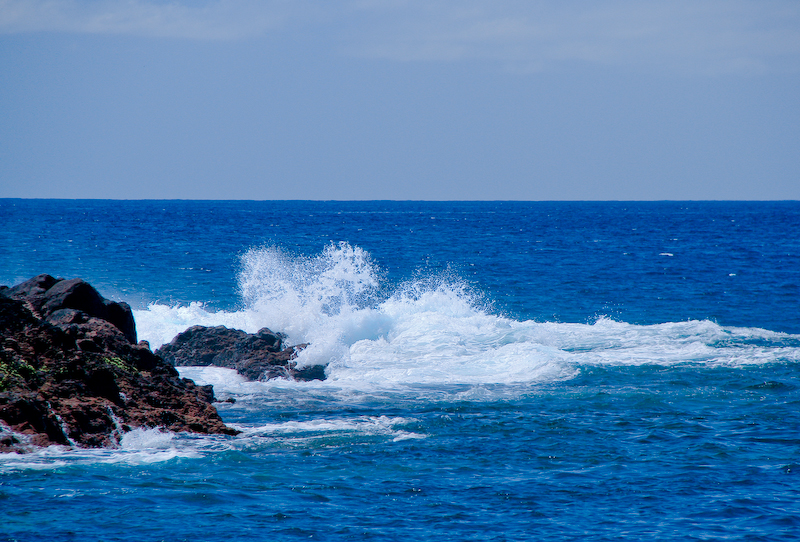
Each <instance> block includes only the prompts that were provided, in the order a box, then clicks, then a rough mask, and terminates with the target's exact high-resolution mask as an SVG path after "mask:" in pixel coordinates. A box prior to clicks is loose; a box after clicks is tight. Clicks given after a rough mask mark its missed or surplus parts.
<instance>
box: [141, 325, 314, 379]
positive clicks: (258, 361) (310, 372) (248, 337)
mask: <svg viewBox="0 0 800 542" xmlns="http://www.w3.org/2000/svg"><path fill="white" fill-rule="evenodd" d="M284 338H285V337H284V335H282V334H280V333H275V332H273V331H271V330H269V329H267V328H263V329H261V330H259V331H258V332H257V333H246V332H244V331H241V330H238V329H231V328H228V327H225V326H215V327H206V326H192V327H190V328H189V329H187V330H186V331H184V332H183V333H180V334H178V335H177V336H176V337H175V338H174V339H173V340H172V342H170V343H169V344H166V345H164V346H162V347H161V348H159V349H158V350H156V354H158V355H159V356H161V357H162V358H164V360H166V361H167V362H169V363H172V364H173V365H177V366H183V365H195V366H208V365H213V366H216V367H227V368H229V369H236V371H238V372H239V374H241V375H242V376H244V377H245V378H248V379H250V380H269V379H271V378H280V377H283V378H291V379H294V380H324V379H325V367H324V366H322V365H313V366H310V367H301V368H298V367H297V363H296V362H295V361H294V359H295V357H296V356H297V354H298V352H300V350H302V349H303V348H305V347H306V346H307V345H305V344H301V345H296V346H289V347H286V346H284V344H283V339H284Z"/></svg>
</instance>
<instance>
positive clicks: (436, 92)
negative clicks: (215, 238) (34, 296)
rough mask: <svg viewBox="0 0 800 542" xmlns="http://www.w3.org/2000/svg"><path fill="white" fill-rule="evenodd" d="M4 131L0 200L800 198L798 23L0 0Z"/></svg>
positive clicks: (692, 11) (589, 12) (773, 10)
mask: <svg viewBox="0 0 800 542" xmlns="http://www.w3.org/2000/svg"><path fill="white" fill-rule="evenodd" d="M0 119H1V120H0V197H57V198H62V197H66V198H85V197H97V198H122V199H139V198H183V199H400V200H405V199H421V200H463V199H467V200H470V199H472V200H475V199H477V200H497V199H501V200H653V199H655V200H659V199H800V3H798V2H796V1H771V0H761V1H741V0H725V1H697V0H696V1H692V2H689V1H686V2H683V1H675V2H649V1H641V0H640V1H616V0H611V1H607V2H586V1H571V0H566V1H560V2H537V1H525V2H523V1H508V0H494V1H462V2H457V1H452V0H451V1H448V2H441V1H437V0H429V1H413V0H408V1H404V0H387V1H371V0H361V1H338V2H337V1H332V2H311V1H303V0H297V1H289V0H283V1H258V2H257V1H250V0H233V1H205V2H203V1H200V2H184V1H171V2H163V1H143V0H129V1H113V2H112V1H96V0H85V1H71V0H0Z"/></svg>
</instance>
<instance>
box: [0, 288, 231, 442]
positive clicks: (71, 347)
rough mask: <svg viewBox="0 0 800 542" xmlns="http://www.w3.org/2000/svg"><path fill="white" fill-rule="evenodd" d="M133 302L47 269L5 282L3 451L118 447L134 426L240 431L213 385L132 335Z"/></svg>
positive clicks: (0, 382)
mask: <svg viewBox="0 0 800 542" xmlns="http://www.w3.org/2000/svg"><path fill="white" fill-rule="evenodd" d="M54 288H55V290H54ZM110 307H117V308H110ZM126 310H127V313H128V314H129V313H130V308H129V307H128V306H127V305H126V304H124V303H114V302H113V301H108V300H106V299H104V298H103V297H102V296H100V295H99V294H97V292H96V290H94V288H92V287H91V286H89V284H88V283H86V282H84V281H80V280H77V281H76V280H73V281H65V280H63V279H53V278H52V277H50V276H49V275H39V276H38V277H34V278H33V279H31V280H29V281H26V282H24V283H22V284H21V285H18V286H15V287H13V288H7V289H0V452H7V451H25V450H29V449H31V447H34V446H46V445H50V444H67V445H73V446H80V447H98V446H114V445H116V444H118V443H119V439H120V438H121V436H122V434H123V433H124V432H126V431H129V430H131V429H133V428H136V427H163V428H165V429H168V430H170V431H190V432H197V433H222V434H236V433H237V431H236V430H234V429H231V428H229V427H227V426H226V425H225V424H224V423H223V421H222V419H221V418H220V417H219V414H218V413H217V411H216V409H215V408H214V407H213V405H211V402H213V401H214V395H213V389H211V387H210V386H197V385H195V384H194V383H193V382H192V381H191V380H188V379H182V378H180V377H179V375H178V373H177V371H176V370H175V368H174V367H173V366H172V365H170V364H168V363H166V362H165V361H164V360H163V359H161V358H159V357H158V356H156V355H155V354H153V352H152V351H151V350H150V347H149V345H148V344H147V343H146V342H144V341H142V342H141V343H138V344H137V343H135V342H134V340H131V339H135V337H136V330H135V327H134V325H133V319H132V317H131V319H130V322H128V321H127V317H124V315H125V313H126ZM120 314H122V315H123V318H120V317H119V316H120Z"/></svg>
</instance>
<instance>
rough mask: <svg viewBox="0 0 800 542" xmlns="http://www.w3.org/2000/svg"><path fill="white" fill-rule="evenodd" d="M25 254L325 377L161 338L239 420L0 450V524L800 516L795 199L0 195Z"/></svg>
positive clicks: (564, 536)
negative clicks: (251, 372) (280, 343)
mask: <svg viewBox="0 0 800 542" xmlns="http://www.w3.org/2000/svg"><path fill="white" fill-rule="evenodd" d="M43 272H46V273H49V274H51V275H53V276H62V277H67V278H72V277H81V278H83V279H85V280H87V281H88V282H90V283H91V284H92V285H94V286H95V287H97V288H98V290H99V291H100V292H101V293H102V294H103V295H104V296H106V297H108V298H110V299H116V300H122V301H126V302H128V303H129V304H130V305H131V307H132V308H133V311H134V317H135V320H136V326H137V331H138V336H139V339H144V340H147V341H148V342H149V343H150V345H151V347H152V348H153V349H156V348H158V347H159V346H160V345H163V344H166V343H168V342H170V341H171V340H172V339H173V338H174V337H175V336H176V335H177V334H178V333H180V332H181V331H183V330H185V329H187V328H188V327H190V326H193V325H205V326H213V325H225V326H228V327H232V328H237V329H242V330H244V331H247V332H251V333H252V332H256V331H258V330H259V329H261V328H263V327H268V328H270V329H271V330H273V331H276V332H281V333H284V334H285V335H286V339H285V342H286V343H287V344H305V343H308V344H309V346H308V347H307V348H306V349H304V350H302V351H301V353H300V355H299V357H298V358H297V362H298V363H300V364H303V365H316V364H322V365H325V366H326V369H325V373H326V377H327V378H326V380H324V381H312V382H294V381H289V380H286V379H281V378H278V379H272V380H268V381H263V382H259V381H248V380H246V379H245V378H243V377H242V376H241V375H239V374H237V373H236V372H235V371H233V370H230V369H224V368H217V367H181V368H179V370H180V373H181V376H183V377H186V378H191V379H192V380H194V381H195V382H197V383H199V384H211V385H213V387H214V392H215V394H216V397H217V399H219V400H220V401H221V402H217V403H215V407H216V408H217V410H218V412H219V413H220V415H221V416H222V418H223V420H224V421H225V423H226V424H228V425H230V426H232V427H235V428H237V429H239V430H240V431H241V433H240V434H239V435H236V436H228V435H198V434H189V433H168V432H165V431H163V430H161V429H158V428H145V429H137V430H134V431H131V432H129V433H126V434H125V435H124V436H123V437H122V439H121V441H120V443H119V445H118V446H117V447H116V448H107V449H91V450H89V449H78V448H72V447H58V446H51V447H49V448H44V449H41V450H39V451H36V452H34V453H30V454H24V455H20V454H0V541H12V540H14V541H25V542H28V541H40V540H41V541H44V540H46V541H48V542H71V541H75V540H81V541H83V540H98V541H99V540H103V541H125V542H127V541H131V542H133V541H139V540H143V539H144V540H217V539H222V540H287V541H292V540H324V541H331V542H340V541H352V540H365V541H367V540H369V541H384V540H385V541H390V540H421V541H434V540H469V541H495V542H496V541H507V540H515V541H516V540H552V541H575V540H581V541H611V540H665V541H684V540H726V541H739V540H741V541H745V540H747V541H752V540H764V541H767V540H768V541H770V542H771V541H783V540H786V541H789V540H796V539H797V533H798V532H800V519H799V518H800V485H798V483H797V480H798V479H797V476H798V475H799V474H800V430H799V429H798V428H800V408H798V406H800V363H798V361H800V302H799V301H798V300H800V204H798V203H797V202H640V203H633V202H253V201H240V202H234V201H231V202H228V201H225V202H214V201H209V202H200V201H124V202H123V201H88V200H87V201H68V200H0V284H8V285H10V284H16V283H18V282H21V281H22V280H25V279H27V278H30V277H32V276H34V275H37V274H39V273H43ZM0 400H2V399H1V398H0ZM2 431H3V429H2V428H0V433H2ZM0 437H2V434H0Z"/></svg>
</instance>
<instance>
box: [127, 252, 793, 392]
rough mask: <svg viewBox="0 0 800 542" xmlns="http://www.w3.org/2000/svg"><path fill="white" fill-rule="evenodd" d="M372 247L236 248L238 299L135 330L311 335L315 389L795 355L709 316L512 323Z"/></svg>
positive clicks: (166, 337)
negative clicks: (399, 271)
mask: <svg viewBox="0 0 800 542" xmlns="http://www.w3.org/2000/svg"><path fill="white" fill-rule="evenodd" d="M385 277H386V273H385V272H384V271H383V270H382V269H381V268H380V266H379V265H378V264H377V263H376V262H375V261H373V259H372V258H371V256H370V254H369V253H368V252H367V251H365V250H363V249H361V248H360V247H357V246H352V245H350V244H349V243H346V242H340V243H331V244H329V245H328V246H327V247H325V249H324V250H323V251H322V252H320V253H319V254H316V255H302V254H292V253H290V252H288V251H286V250H285V249H282V248H280V247H277V246H265V247H253V248H251V249H249V250H247V251H246V252H245V253H244V254H242V256H241V258H240V270H239V273H238V277H237V283H238V291H239V295H240V298H241V306H240V307H239V308H238V309H236V310H231V311H212V310H209V309H208V308H207V307H206V306H205V305H204V304H203V303H202V302H200V301H198V302H193V303H190V304H188V305H183V306H169V305H163V304H151V305H149V306H148V307H147V308H146V309H144V310H137V311H134V316H135V319H136V324H137V328H138V330H139V336H140V338H142V339H145V340H148V341H149V342H150V344H151V346H152V347H153V348H154V349H155V348H158V347H159V346H160V345H162V344H164V343H167V342H169V341H170V340H172V338H173V337H174V336H175V335H177V334H178V333H180V332H181V331H183V330H185V329H186V328H188V327H189V326H191V325H205V326H213V325H225V326H228V327H233V328H237V329H242V330H244V331H247V332H250V333H254V332H256V331H257V330H259V329H261V328H262V327H268V328H270V329H272V330H273V331H279V332H282V333H285V334H286V335H287V339H286V343H287V344H301V343H309V347H308V348H306V349H305V350H303V351H302V352H301V353H300V355H299V356H298V358H297V362H298V365H300V366H304V365H318V364H322V365H325V366H326V375H327V380H326V381H325V382H324V383H321V384H314V385H315V386H339V387H347V388H354V389H362V388H392V387H396V386H402V385H413V384H417V385H449V384H454V385H460V384H466V385H482V384H520V383H536V382H551V381H557V380H564V379H569V378H572V377H574V376H575V375H576V374H578V372H579V371H580V370H581V368H583V367H591V366H621V365H633V366H635V365H664V366H670V365H676V364H694V365H700V366H708V367H715V366H745V365H749V364H766V363H788V362H797V361H800V336H798V335H790V334H785V333H778V332H771V331H768V330H764V329H760V328H731V327H723V326H720V325H718V324H716V323H714V322H711V321H709V320H689V321H685V322H665V323H662V324H654V325H636V324H631V323H626V322H619V321H615V320H612V319H610V318H607V317H599V318H597V319H596V320H595V321H593V322H586V323H566V322H538V321H534V320H516V319H513V318H510V317H508V316H505V315H503V314H498V313H496V312H495V311H494V310H493V308H492V304H491V303H490V302H488V301H487V298H488V296H487V295H485V294H483V293H482V292H479V291H477V290H476V289H475V288H474V286H473V285H471V284H470V283H468V282H467V281H465V280H463V279H462V278H460V277H459V276H458V275H457V274H455V273H452V272H444V273H439V274H425V273H423V272H421V271H420V272H418V273H416V274H415V276H414V277H411V278H408V279H406V280H404V281H401V282H398V283H389V282H388V281H387V280H386V278H385Z"/></svg>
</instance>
